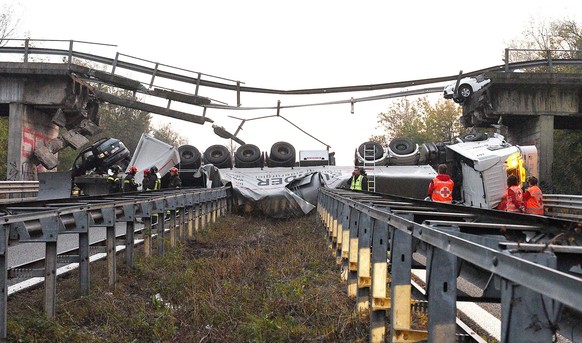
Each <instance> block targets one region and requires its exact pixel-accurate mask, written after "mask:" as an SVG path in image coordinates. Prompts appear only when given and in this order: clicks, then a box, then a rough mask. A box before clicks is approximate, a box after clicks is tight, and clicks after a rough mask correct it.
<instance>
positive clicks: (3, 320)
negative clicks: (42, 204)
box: [0, 224, 10, 340]
mask: <svg viewBox="0 0 582 343" xmlns="http://www.w3.org/2000/svg"><path fill="white" fill-rule="evenodd" d="M9 230H10V225H1V224H0V292H1V294H0V340H5V339H6V336H7V332H6V330H7V322H8V237H9V236H10V234H9V233H10V232H9Z"/></svg>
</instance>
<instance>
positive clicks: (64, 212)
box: [0, 187, 232, 340]
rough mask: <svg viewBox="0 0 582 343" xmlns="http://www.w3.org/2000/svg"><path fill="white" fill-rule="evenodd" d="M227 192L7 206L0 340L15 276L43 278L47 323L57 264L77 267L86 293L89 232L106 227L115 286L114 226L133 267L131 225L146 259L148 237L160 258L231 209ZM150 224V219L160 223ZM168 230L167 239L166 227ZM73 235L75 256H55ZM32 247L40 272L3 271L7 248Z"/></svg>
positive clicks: (1, 245) (1, 236) (0, 226)
mask: <svg viewBox="0 0 582 343" xmlns="http://www.w3.org/2000/svg"><path fill="white" fill-rule="evenodd" d="M231 197H232V192H231V188H230V187H221V188H214V189H187V188H185V189H174V190H163V191H153V192H143V193H140V192H136V193H123V194H112V195H107V196H100V197H82V198H72V199H60V200H54V201H36V202H30V203H21V204H17V205H13V206H6V207H5V209H4V212H5V213H7V214H6V215H0V289H3V290H4V291H3V292H2V295H1V296H0V340H2V339H5V338H6V336H7V331H6V330H7V316H8V315H7V306H8V301H7V300H8V299H7V296H8V292H7V291H6V290H7V289H8V280H9V278H10V277H12V276H15V277H18V276H19V275H20V276H22V275H27V276H42V277H44V288H45V297H44V308H45V312H46V314H47V316H48V317H49V318H54V316H55V313H56V296H57V292H56V289H57V261H58V262H64V261H66V262H73V263H78V269H79V287H80V293H81V294H83V295H85V294H88V292H89V284H90V283H89V275H90V274H89V262H90V253H89V250H90V245H89V231H90V230H92V228H95V227H106V239H105V246H104V247H103V248H104V251H105V252H106V254H107V257H106V259H107V269H108V281H109V285H110V286H113V285H115V283H116V274H117V272H116V258H115V256H116V252H117V248H116V245H117V244H116V232H115V224H116V223H118V222H125V224H126V235H125V249H124V251H125V262H126V264H128V265H129V266H131V265H132V264H133V254H134V249H133V247H134V243H135V226H134V224H135V222H136V219H137V218H141V220H142V221H143V230H142V231H141V232H142V235H143V245H144V254H145V256H151V255H152V253H153V250H154V249H153V244H152V238H153V237H156V239H157V253H158V254H160V255H163V254H164V253H165V249H166V248H165V247H166V244H167V241H168V240H169V244H170V247H173V246H174V245H175V244H176V241H177V240H179V239H185V238H186V237H192V235H193V232H194V231H198V229H199V228H201V229H205V228H206V225H207V224H209V223H214V222H216V220H217V218H218V217H220V216H222V215H223V214H225V213H227V212H229V211H230V210H231V203H230V201H229V199H231ZM166 215H169V220H168V223H166V221H165V220H158V224H157V225H152V217H158V218H160V219H161V218H164V216H166ZM166 225H169V233H170V234H169V236H170V237H167V236H166V234H165V231H166V228H165V226H166ZM63 234H74V235H78V239H79V244H78V253H77V254H76V255H67V256H59V255H58V254H57V239H58V237H59V235H63ZM31 242H36V243H39V242H40V243H44V244H45V249H44V250H45V252H46V253H45V258H44V260H43V261H42V262H44V263H41V264H42V265H41V266H37V267H39V268H37V269H33V268H32V267H31V266H19V267H18V268H9V267H8V258H7V255H8V254H9V248H8V246H9V245H14V244H27V243H31Z"/></svg>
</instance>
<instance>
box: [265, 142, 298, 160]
mask: <svg viewBox="0 0 582 343" xmlns="http://www.w3.org/2000/svg"><path fill="white" fill-rule="evenodd" d="M270 158H271V159H272V160H274V161H278V162H288V161H289V163H291V164H293V163H295V148H294V147H293V145H291V144H290V143H287V142H277V143H275V144H273V146H272V147H271V155H270Z"/></svg>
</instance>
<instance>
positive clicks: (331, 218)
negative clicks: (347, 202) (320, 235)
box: [326, 199, 338, 250]
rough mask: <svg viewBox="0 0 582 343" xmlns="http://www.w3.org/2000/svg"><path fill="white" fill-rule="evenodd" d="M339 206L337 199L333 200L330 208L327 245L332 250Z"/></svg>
mask: <svg viewBox="0 0 582 343" xmlns="http://www.w3.org/2000/svg"><path fill="white" fill-rule="evenodd" d="M337 204H338V200H337V199H331V202H330V208H329V223H328V226H327V234H326V236H327V244H328V247H329V249H330V250H332V249H333V247H334V244H333V228H334V225H335V223H337V221H336V208H337V206H338V205H337Z"/></svg>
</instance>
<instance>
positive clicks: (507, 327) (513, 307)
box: [501, 252, 574, 343]
mask: <svg viewBox="0 0 582 343" xmlns="http://www.w3.org/2000/svg"><path fill="white" fill-rule="evenodd" d="M507 254H510V255H513V256H516V257H519V258H523V259H525V260H528V261H531V262H534V263H537V264H540V265H543V266H546V267H549V268H553V269H555V268H556V267H557V258H556V255H554V254H553V253H549V252H541V253H534V252H513V253H511V252H507ZM572 296H574V295H573V294H572ZM561 309H562V305H561V304H560V303H558V302H557V301H555V300H552V299H551V298H549V297H547V296H545V295H543V294H539V293H537V292H534V291H532V290H530V289H529V288H527V287H526V286H525V285H519V284H515V283H513V282H511V281H508V280H507V279H501V343H509V342H511V343H514V342H517V343H519V342H523V343H526V342H527V343H542V342H552V341H553V340H552V338H553V336H554V333H555V330H557V329H558V325H557V323H558V319H559V317H560V312H561Z"/></svg>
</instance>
